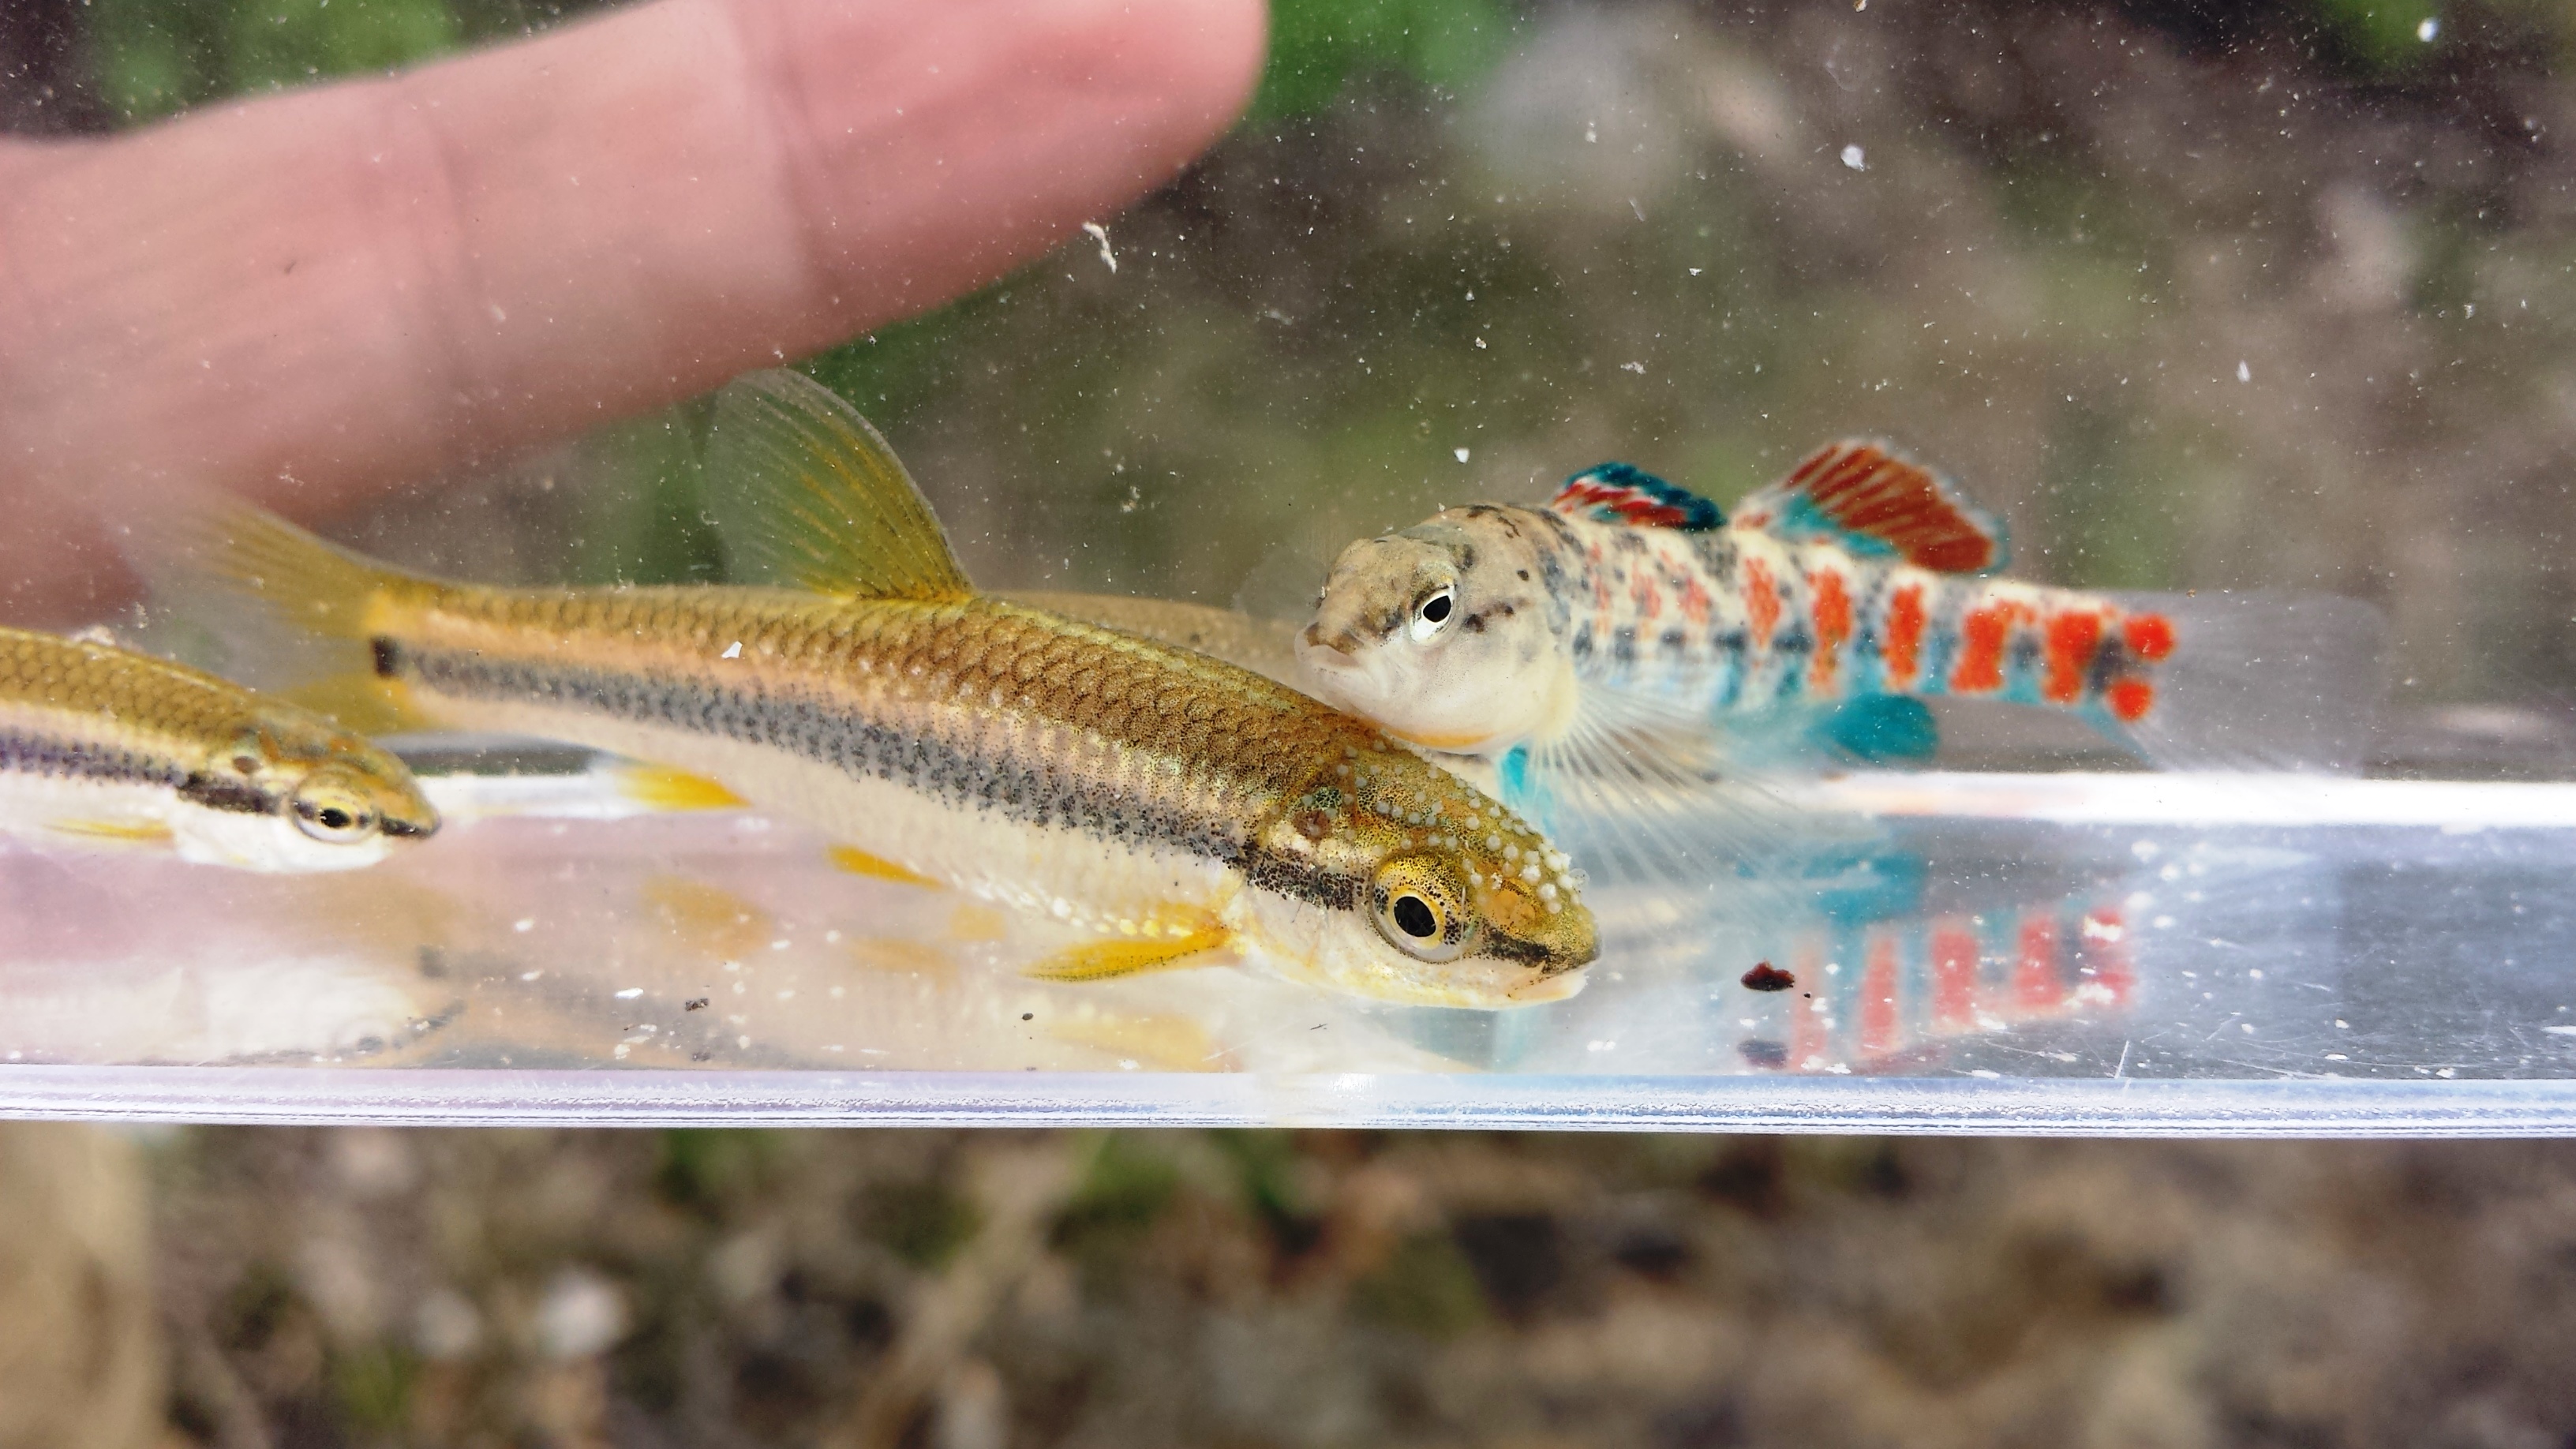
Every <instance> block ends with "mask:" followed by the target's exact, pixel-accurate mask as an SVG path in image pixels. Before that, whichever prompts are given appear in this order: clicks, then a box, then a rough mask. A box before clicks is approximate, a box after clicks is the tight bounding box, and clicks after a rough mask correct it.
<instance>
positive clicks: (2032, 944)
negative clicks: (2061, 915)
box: [2013, 912, 2066, 1012]
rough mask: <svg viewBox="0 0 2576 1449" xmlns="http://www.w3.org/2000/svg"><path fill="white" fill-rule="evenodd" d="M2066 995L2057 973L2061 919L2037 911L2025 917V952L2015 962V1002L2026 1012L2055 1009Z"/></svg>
mask: <svg viewBox="0 0 2576 1449" xmlns="http://www.w3.org/2000/svg"><path fill="white" fill-rule="evenodd" d="M2065 999H2066V982H2065V979H2064V978H2062V977H2060V976H2059V975H2058V974H2057V921H2056V919H2055V918H2054V917H2050V916H2044V915H2040V914H2038V913H2036V912H2034V913H2032V914H2031V915H2028V916H2025V917H2023V918H2022V923H2021V956H2020V958H2019V959H2018V960H2016V961H2015V962H2014V963H2013V1005H2015V1006H2018V1007H2020V1008H2021V1009H2022V1010H2023V1011H2024V1012H2044V1011H2054V1010H2056V1009H2057V1006H2058V1003H2060V1002H2062V1001H2064V1000H2065Z"/></svg>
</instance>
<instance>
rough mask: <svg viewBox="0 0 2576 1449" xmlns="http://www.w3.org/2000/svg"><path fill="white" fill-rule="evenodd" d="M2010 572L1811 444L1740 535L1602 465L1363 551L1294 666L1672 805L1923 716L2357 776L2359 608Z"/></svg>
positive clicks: (1995, 548) (1947, 502)
mask: <svg viewBox="0 0 2576 1449" xmlns="http://www.w3.org/2000/svg"><path fill="white" fill-rule="evenodd" d="M2006 554H2007V547H2006V542H2005V535H2004V529H2003V526H2002V524H2001V523H2000V522H1999V521H1998V520H1996V519H1995V518H1993V517H1992V516H1991V515H1989V514H1987V513H1985V512H1984V511H1983V510H1981V509H1979V508H1977V507H1976V506H1974V505H1973V504H1971V503H1969V502H1968V501H1967V500H1966V499H1965V498H1964V497H1963V496H1961V494H1960V493H1959V491H1958V490H1957V489H1956V488H1955V487H1954V486H1953V485H1952V484H1951V483H1950V482H1949V481H1948V480H1947V479H1944V478H1942V477H1940V476H1938V475H1936V474H1934V473H1933V472H1931V471H1930V470H1929V469H1926V468H1924V467H1922V466H1921V465H1919V464H1917V463H1914V462H1913V461H1911V460H1909V459H1907V458H1905V457H1904V456H1902V455H1901V454H1899V453H1897V452H1896V451H1895V450H1894V449H1892V448H1891V447H1889V446H1887V445H1886V444H1883V443H1875V442H1840V443H1835V444H1832V445H1830V446H1828V447H1826V448H1823V449H1821V450H1819V451H1818V452H1816V453H1815V454H1813V455H1812V456H1810V457H1808V458H1807V459H1806V460H1805V461H1803V462H1802V463H1800V464H1799V465H1798V466H1797V467H1796V468H1795V469H1793V470H1792V471H1791V472H1790V473H1789V474H1788V476H1786V477H1785V478H1782V479H1781V480H1780V481H1779V482H1777V483H1775V484H1772V485H1771V486H1769V487H1767V488H1764V489H1761V490H1760V491H1758V492H1756V493H1754V494H1752V495H1751V496H1749V497H1747V498H1745V499H1744V500H1743V501H1742V502H1740V503H1739V504H1738V505H1737V506H1736V507H1735V509H1734V510H1733V511H1732V513H1731V514H1730V513H1729V512H1728V511H1727V510H1724V509H1721V508H1719V507H1718V505H1716V504H1715V503H1713V502H1711V501H1710V500H1708V499H1706V498H1702V497H1700V496H1698V495H1696V494H1694V493H1691V492H1688V491H1686V490H1684V489H1682V488H1679V487H1676V486H1674V485H1672V484H1670V483H1667V482H1665V481H1663V480H1662V479H1660V478H1656V477H1654V476H1653V475H1651V474H1648V473H1645V472H1643V471H1641V470H1639V469H1636V468H1633V467H1630V466H1628V465H1626V464H1620V463H1610V464H1604V465H1602V466H1600V467H1597V468H1593V469H1591V470H1589V471H1587V472H1584V473H1580V474H1577V475H1575V476H1574V477H1573V478H1572V479H1570V480H1568V481H1567V483H1566V484H1565V485H1564V487H1563V488H1562V489H1561V490H1560V491H1559V492H1558V494H1557V496H1556V498H1555V499H1554V500H1553V501H1552V502H1551V503H1549V504H1548V506H1546V507H1544V508H1528V507H1514V506H1506V505H1498V504H1477V505H1474V506H1470V507H1464V508H1453V509H1449V510H1446V511H1444V512H1442V513H1440V514H1437V515H1435V516H1434V517H1432V518H1431V519H1430V520H1428V521H1427V522H1424V523H1422V524H1420V525H1417V526H1415V527H1412V528H1408V529H1405V530H1403V531H1401V532H1399V533H1393V534H1388V535H1385V536H1383V537H1380V538H1374V539H1369V540H1365V541H1363V542H1360V543H1356V544H1353V545H1352V546H1351V547H1350V548H1348V549H1346V550H1344V552H1343V553H1342V555H1341V557H1340V559H1339V560H1338V561H1337V562H1336V563H1335V564H1334V566H1333V570H1332V574H1331V576H1330V578H1329V580H1328V581H1327V582H1326V583H1325V585H1324V588H1323V591H1322V594H1321V596H1320V598H1319V600H1318V603H1317V606H1316V610H1315V615H1314V619H1313V621H1312V622H1311V623H1310V624H1308V625H1307V626H1306V628H1305V630H1304V632H1303V634H1302V635H1301V636H1300V637H1299V640H1298V645H1297V650H1298V658H1299V662H1300V665H1301V667H1302V668H1303V670H1304V672H1305V678H1306V680H1307V681H1308V683H1309V684H1310V687H1312V688H1313V689H1314V690H1315V691H1316V693H1317V694H1319V695H1320V696H1322V697H1323V698H1325V699H1328V700H1330V701H1332V702H1334V703H1337V704H1340V705H1342V706H1343V707H1345V708H1347V709H1350V710H1352V711H1354V712H1356V713H1359V714H1362V715H1365V716H1367V717H1368V718H1370V719H1373V720H1375V721H1377V722H1378V723H1379V724H1381V725H1383V726H1384V727H1385V728H1386V729H1388V730H1389V731H1390V732H1392V733H1394V734H1395V735H1397V736H1399V737H1400V738H1403V739H1405V740H1408V741H1410V742H1412V743H1414V744H1416V745H1418V746H1421V747H1423V748H1425V749H1429V750H1435V751H1448V752H1453V753H1457V754H1464V755H1471V756H1482V757H1485V758H1487V759H1490V760H1496V761H1501V762H1502V763H1503V765H1504V778H1505V779H1506V781H1509V780H1511V779H1512V778H1514V774H1513V767H1514V766H1515V765H1516V764H1521V765H1525V766H1526V767H1527V768H1529V769H1531V770H1534V771H1546V770H1549V769H1555V770H1558V771H1560V772H1562V771H1571V772H1574V773H1576V774H1578V775H1589V776H1591V777H1593V778H1595V779H1601V778H1612V777H1625V778H1628V779H1631V780H1639V779H1643V780H1645V781H1646V782H1647V783H1649V784H1653V783H1655V782H1656V781H1657V780H1658V779H1670V780H1677V781H1684V782H1686V781H1687V779H1688V777H1690V776H1692V775H1693V774H1694V773H1699V774H1706V773H1708V772H1711V771H1719V770H1722V769H1723V768H1724V765H1725V762H1726V761H1727V760H1728V759H1729V758H1733V759H1735V760H1737V761H1739V762H1740V761H1742V760H1743V759H1745V758H1746V757H1747V751H1746V749H1745V746H1746V744H1747V743H1748V742H1750V741H1756V740H1765V739H1768V740H1774V741H1776V740H1777V739H1778V738H1780V737H1781V736H1782V735H1783V734H1784V733H1785V734H1787V735H1788V736H1789V737H1792V738H1798V739H1808V738H1814V737H1816V736H1817V735H1819V734H1821V735H1822V737H1823V738H1825V739H1828V740H1832V741H1835V742H1837V743H1844V744H1848V745H1851V746H1852V747H1853V748H1855V749H1856V750H1857V752H1858V753H1861V754H1863V755H1864V756H1869V757H1880V758H1884V757H1904V756H1914V755H1923V754H1928V753H1929V752H1930V750H1931V747H1932V745H1933V743H1934V725H1933V719H1932V716H1931V714H1930V713H1929V711H1928V710H1926V709H1924V708H1923V707H1922V706H1921V705H1920V704H1919V701H1922V700H1925V699H1931V698H1938V697H1944V696H1946V697H1952V698H1963V699H1987V700H1998V701H2004V702H2008V703H2012V704H2017V705H2026V706H2031V707H2035V708H2042V709H2050V710H2059V711H2064V712H2068V713H2071V714H2073V715H2075V716H2077V717H2079V718H2081V719H2083V720H2085V721H2086V722H2088V723H2090V724H2092V725H2094V726H2095V727H2097V728H2098V729H2100V730H2101V731H2102V732H2104V733H2105V734H2108V735H2110V736H2112V737H2113V738H2115V739H2117V740H2119V741H2121V742H2122V743H2124V744H2127V745H2129V746H2131V747H2133V748H2135V749H2136V750H2137V751H2138V752H2139V753H2140V754H2142V755H2145V756H2146V757H2148V758H2149V759H2151V760H2155V761H2158V762H2160V763H2169V764H2217V763H2238V764H2246V763H2265V764H2271V763H2280V762H2282V761H2283V760H2284V758H2285V757H2286V758H2287V759H2289V760H2290V761H2292V762H2295V763H2301V764H2313V765H2333V764H2336V763H2339V762H2341V761H2339V760H2338V759H2337V758H2336V757H2337V756H2340V755H2348V754H2349V753H2350V747H2349V743H2348V740H2347V739H2345V738H2343V736H2346V735H2348V734H2349V726H2350V725H2351V724H2352V722H2353V721H2355V720H2357V719H2360V718H2365V717H2366V715H2367V707H2366V706H2367V701H2368V699H2369V697H2370V695H2371V694H2372V692H2373V691H2375V689H2376V686H2377V684H2378V680H2377V677H2376V672H2375V663H2376V647H2377V636H2378V629H2377V621H2376V616H2375V615H2374V614H2373V613H2372V612H2371V611H2370V610H2368V609H2367V607H2366V606H2363V605H2359V604H2355V603H2352V602H2350V601H2346V600H2333V599H2324V598H2317V597H2308V598H2302V599H2297V600H2292V601H2287V602H2285V603H2284V602H2282V601H2277V600H2276V601H2272V603H2273V604H2277V605H2278V606H2277V607H2274V606H2269V605H2267V606H2265V607H2259V608H2237V607H2231V606H2230V604H2231V602H2235V601H2222V600H2220V599H2217V598H2215V597H2213V598H2212V599H2211V600H2209V601H2208V602H2207V603H2206V604H2203V603H2200V602H2196V601H2193V600H2189V599H2184V598H2179V597H2168V598H2162V599H2158V600H2155V601H2153V602H2152V603H2144V604H2142V603H2141V602H2140V601H2139V600H2138V599H2136V598H2132V597H2126V596H2122V597H2114V596H2110V595H2106V594H2101V593H2093V592H2087V591H2083V590H2078V589H2066V588H2056V587H2051V586H2048V585H2044V584H2038V583H2032V582H2028V581H2025V580H2021V579H2016V578H2011V577H2007V576H2004V575H2002V574H2000V573H1998V572H1996V571H1997V570H1999V569H2001V568H2002V566H2003V565H2004V563H2005V559H2006ZM2356 701H2357V702H2358V703H2355V702H2356ZM1855 705H1858V706H1863V708H1860V709H1852V708H1850V707H1852V706H1855ZM1890 706H1894V707H1890ZM1855 722H1857V723H1858V724H1859V725H1860V726H1861V730H1860V731H1858V732H1857V737H1855V732H1853V731H1851V730H1850V728H1849V727H1850V726H1851V725H1852V724H1854V723H1855ZM1784 725H1786V726H1794V727H1796V728H1794V729H1789V730H1786V731H1784V729H1783V726H1784ZM1816 725H1822V726H1824V727H1825V728H1823V729H1811V728H1809V727H1810V726H1816ZM2320 741H2322V743H2320ZM2285 742H2286V743H2285ZM1659 760H1661V761H1664V762H1667V763H1671V762H1675V761H1678V762H1680V763H1678V764H1674V765H1673V767H1672V768H1670V769H1663V768H1662V767H1661V766H1659V765H1658V764H1657V761H1659ZM1659 770H1661V775H1658V771H1659ZM1506 798H1507V799H1515V800H1518V799H1521V798H1523V797H1521V796H1520V795H1518V794H1514V793H1509V792H1507V793H1506Z"/></svg>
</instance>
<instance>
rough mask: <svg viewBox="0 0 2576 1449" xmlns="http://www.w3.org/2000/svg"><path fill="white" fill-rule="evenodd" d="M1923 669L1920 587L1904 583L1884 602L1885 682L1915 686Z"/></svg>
mask: <svg viewBox="0 0 2576 1449" xmlns="http://www.w3.org/2000/svg"><path fill="white" fill-rule="evenodd" d="M1922 667H1923V586H1922V585H1921V584H1907V585H1905V586H1904V587H1902V588H1900V589H1898V590H1897V591H1896V592H1895V593H1894V594H1892V595H1890V596H1889V597H1888V600H1887V682H1888V683H1889V684H1890V685H1891V686H1893V687H1895V688H1897V689H1911V688H1913V687H1914V677H1915V674H1916V672H1917V671H1919V670H1920V669H1921V668H1922Z"/></svg>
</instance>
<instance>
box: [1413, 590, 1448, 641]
mask: <svg viewBox="0 0 2576 1449" xmlns="http://www.w3.org/2000/svg"><path fill="white" fill-rule="evenodd" d="M1457 612H1458V591H1457V590H1456V589H1455V588H1453V587H1450V586H1449V585H1446V584H1443V585H1442V586H1440V587H1439V588H1436V589H1433V590H1432V591H1431V592H1430V593H1428V594H1425V595H1423V596H1422V602H1420V603H1418V604H1415V605H1414V606H1413V625H1412V627H1411V629H1410V631H1409V632H1410V633H1411V634H1412V635H1413V642H1415V643H1416V644H1427V643H1429V642H1430V641H1431V640H1432V638H1433V637H1434V636H1436V635H1438V634H1439V632H1440V631H1441V630H1443V629H1445V628H1447V627H1449V620H1450V619H1451V618H1452V617H1453V616H1455V615H1456V614H1457Z"/></svg>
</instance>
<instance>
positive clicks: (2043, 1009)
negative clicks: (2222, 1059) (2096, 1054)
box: [1739, 898, 2137, 1072]
mask: <svg viewBox="0 0 2576 1449" xmlns="http://www.w3.org/2000/svg"><path fill="white" fill-rule="evenodd" d="M2127 938H2128V928H2127V926H2126V924H2125V922H2124V919H2123V912H2122V909H2121V907H2120V906H2119V905H2118V904H2117V903H2116V902H2114V901H2110V900H2096V901H2091V902H2089V903H2088V902H2086V901H2083V900H2082V899H2080V898H2079V899H2077V900H2072V901H2063V902H2053V903H2047V904H2035V905H2030V906H2025V907H2022V908H2020V909H2017V910H2010V911H2001V912H1993V913H1988V914H1980V915H1963V914H1947V915H1941V916H1936V917H1933V918H1931V919H1930V920H1918V921H1912V922H1908V921H1901V920H1900V921H1886V922H1880V923H1876V924H1872V925H1868V926H1865V927H1862V928H1860V929H1859V930H1858V931H1856V932H1834V933H1820V934H1817V935H1815V936H1812V937H1810V938H1809V939H1807V940H1805V941H1803V942H1801V943H1800V944H1799V945H1797V946H1796V947H1795V948H1794V950H1793V951H1792V952H1791V953H1789V960H1790V962H1791V973H1790V974H1791V975H1793V976H1794V978H1795V985H1796V986H1798V987H1799V988H1802V989H1800V990H1798V991H1795V992H1793V993H1786V994H1784V995H1782V996H1781V997H1780V998H1779V1000H1778V1004H1777V1005H1776V1006H1770V1007H1765V1008H1762V1010H1763V1011H1764V1013H1765V1015H1766V1016H1784V1017H1785V1018H1786V1020H1785V1021H1772V1022H1769V1023H1767V1024H1768V1025H1770V1027H1771V1028H1772V1029H1774V1030H1778V1031H1780V1032H1782V1033H1783V1034H1784V1035H1785V1036H1786V1038H1787V1040H1785V1041H1783V1040H1780V1039H1779V1038H1778V1037H1774V1036H1749V1037H1747V1038H1746V1039H1745V1040H1744V1041H1743V1043H1742V1044H1741V1046H1740V1048H1739V1050H1740V1051H1741V1052H1742V1054H1743V1056H1744V1059H1745V1060H1746V1061H1747V1062H1748V1063H1750V1064H1751V1065H1754V1066H1759V1067H1783V1068H1787V1069H1789V1070H1792V1071H1806V1072H1816V1071H1826V1072H1839V1071H1863V1072H1867V1071H1885V1070H1894V1069H1898V1068H1902V1067H1906V1066H1909V1065H1914V1064H1918V1063H1919V1062H1920V1061H1921V1060H1922V1059H1923V1058H1924V1057H1925V1056H1926V1055H1927V1054H1930V1055H1937V1054H1938V1052H1939V1048H1940V1044H1941V1043H1943V1042H1944V1041H1947V1040H1951V1039H1954V1038H1958V1037H1964V1036H1976V1035H1983V1034H1988V1033H1995V1032H2003V1031H2008V1030H2011V1029H2014V1028H2017V1027H2022V1026H2027V1025H2030V1024H2033V1023H2036V1022H2041V1021H2052V1020H2057V1019H2060V1018H2063V1017H2068V1016H2095V1015H2098V1016H2116V1015H2119V1014H2120V1013H2122V1012H2124V1011H2126V1010H2127V1009H2128V1007H2129V1005H2130V998H2131V997H2132V995H2133V994H2134V993H2135V992H2136V989H2137V971H2136V968H2135V967H2134V966H2133V965H2132V964H2131V958H2130V949H2129V946H2128V939H2127Z"/></svg>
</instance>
